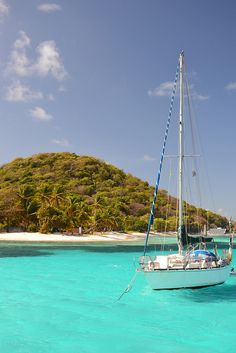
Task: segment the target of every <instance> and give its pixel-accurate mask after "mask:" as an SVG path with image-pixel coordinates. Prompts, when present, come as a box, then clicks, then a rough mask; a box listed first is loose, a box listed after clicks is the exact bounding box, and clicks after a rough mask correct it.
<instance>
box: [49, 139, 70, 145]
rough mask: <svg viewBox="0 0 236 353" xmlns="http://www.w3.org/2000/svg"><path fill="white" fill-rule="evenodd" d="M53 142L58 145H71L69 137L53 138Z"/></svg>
mask: <svg viewBox="0 0 236 353" xmlns="http://www.w3.org/2000/svg"><path fill="white" fill-rule="evenodd" d="M51 142H52V143H54V144H56V145H60V146H64V147H67V146H69V145H70V144H69V141H68V140H67V139H53V140H52V141H51Z"/></svg>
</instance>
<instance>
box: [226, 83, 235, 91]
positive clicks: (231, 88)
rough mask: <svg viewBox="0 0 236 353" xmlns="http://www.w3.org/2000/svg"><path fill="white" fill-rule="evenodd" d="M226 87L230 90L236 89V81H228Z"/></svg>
mask: <svg viewBox="0 0 236 353" xmlns="http://www.w3.org/2000/svg"><path fill="white" fill-rule="evenodd" d="M225 89H227V90H228V91H233V90H236V82H231V83H228V85H227V86H225Z"/></svg>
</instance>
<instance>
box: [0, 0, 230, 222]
mask: <svg viewBox="0 0 236 353" xmlns="http://www.w3.org/2000/svg"><path fill="white" fill-rule="evenodd" d="M235 16H236V3H235V1H233V0H228V1H218V0H215V1H213V0H204V1H203V0H198V1H189V0H172V1H170V0H163V1H158V0H148V1H147V0H146V1H144V0H119V1H118V0H116V1H115V0H99V1H96V0H82V1H81V0H70V1H68V0H67V1H63V0H61V1H56V0H55V2H50V3H47V2H43V1H39V0H21V1H13V0H0V41H1V51H0V73H1V89H0V95H1V104H0V114H1V131H2V133H1V139H0V162H1V163H6V162H9V161H11V160H12V159H14V158H16V157H18V156H23V157H24V156H30V155H32V154H35V153H39V152H56V151H71V152H75V153H77V154H82V155H84V154H85V155H93V156H96V157H99V158H101V159H103V160H105V161H108V162H110V163H112V164H114V165H116V166H118V167H120V168H122V169H123V170H124V171H126V172H131V173H132V174H134V175H136V176H138V177H140V178H142V179H145V180H148V181H149V182H150V183H151V184H154V182H155V177H156V170H157V167H158V164H159V162H158V161H159V157H160V151H161V147H162V141H163V136H164V129H165V124H166V119H167V114H168V109H169V101H170V98H169V89H168V88H169V82H172V81H173V78H174V74H175V70H176V65H177V60H178V55H179V52H180V50H182V49H183V50H184V51H185V56H186V66H187V72H188V74H189V78H190V82H191V87H192V88H191V92H192V95H193V103H194V111H195V115H196V120H197V123H198V127H199V130H200V134H201V141H202V145H203V148H204V157H205V160H206V163H207V169H208V174H209V180H210V186H209V187H207V186H206V189H208V191H209V189H211V190H212V191H211V192H209V193H210V194H212V195H213V197H212V196H209V197H208V196H206V195H208V194H209V193H207V192H204V193H203V194H204V197H203V200H202V206H203V207H206V208H209V209H211V210H214V211H217V212H220V213H222V214H224V215H226V216H228V217H230V216H233V217H234V218H235V219H236V205H235V200H236V191H235V185H234V180H235V172H236V167H235V161H234V159H235V155H234V153H235V151H236V139H235V134H236V121H235V119H236V105H235V101H236V44H235V37H236V22H235ZM177 110H178V109H177V106H176V108H175V112H174V119H177ZM176 121H177V120H176ZM173 126H174V124H173ZM170 136H172V135H170ZM172 141H173V142H172ZM174 142H175V139H174V138H173V140H172V139H171V141H170V142H168V152H170V153H172V154H173V153H175V151H174V147H175V146H174ZM167 179H168V178H167V173H166V174H164V177H163V179H162V182H163V186H164V187H167V184H168V183H167ZM205 179H207V178H205ZM173 193H174V192H173ZM211 198H213V199H214V200H213V201H210V199H211Z"/></svg>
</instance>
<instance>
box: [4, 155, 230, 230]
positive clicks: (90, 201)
mask: <svg viewBox="0 0 236 353" xmlns="http://www.w3.org/2000/svg"><path fill="white" fill-rule="evenodd" d="M152 197H153V187H151V186H149V184H148V183H147V182H144V181H142V180H140V179H138V178H136V177H134V176H132V175H131V174H126V173H124V172H123V171H122V170H120V169H118V168H116V167H114V166H113V165H110V164H108V163H105V162H103V161H101V160H99V159H97V158H93V157H87V156H78V155H76V154H74V153H67V152H63V153H42V154H37V155H34V156H32V157H29V158H17V159H15V160H14V161H12V162H11V163H8V164H5V165H3V166H2V167H1V168H0V228H2V229H7V230H8V229H11V228H12V227H20V228H22V229H24V230H27V231H41V232H54V231H73V230H74V229H75V228H78V227H79V226H82V227H83V229H84V230H85V231H87V232H92V231H103V230H119V231H129V230H133V231H135V230H136V231H145V230H146V228H147V222H148V217H149V211H150V206H151V202H152ZM185 208H186V209H187V211H188V216H187V217H186V222H187V225H188V229H189V231H190V232H197V231H199V229H200V228H202V225H203V224H206V223H208V224H209V226H211V227H213V226H217V227H225V226H226V224H227V219H226V218H224V217H221V216H219V215H216V214H214V213H212V212H209V211H208V212H207V211H206V210H203V209H197V208H195V207H194V206H191V205H188V204H185ZM166 215H167V220H166ZM155 217H156V219H155V224H154V225H155V229H157V230H159V231H164V230H167V231H168V230H175V228H176V198H174V197H171V196H168V194H167V192H166V191H164V190H161V191H160V192H159V195H158V201H157V207H156V214H155Z"/></svg>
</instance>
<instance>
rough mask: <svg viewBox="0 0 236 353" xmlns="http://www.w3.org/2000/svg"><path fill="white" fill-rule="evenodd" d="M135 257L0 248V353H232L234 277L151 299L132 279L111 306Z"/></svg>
mask: <svg viewBox="0 0 236 353" xmlns="http://www.w3.org/2000/svg"><path fill="white" fill-rule="evenodd" d="M224 246H225V245H224V244H223V243H221V244H220V245H219V247H224ZM168 249H169V248H168ZM140 254H142V247H141V246H139V245H133V246H131V245H128V246H127V245H126V246H122V245H115V244H114V245H110V244H109V245H102V246H101V245H99V244H97V245H81V246H55V245H45V246H42V245H40V246H39V245H30V244H28V245H27V244H26V245H17V244H15V245H13V244H2V245H0V293H1V294H0V352H1V353H77V352H78V353H111V352H112V353H116V352H119V353H173V352H175V353H190V352H191V353H201V352H204V353H205V352H214V353H225V352H227V353H231V352H232V353H233V352H235V351H236V328H235V327H236V325H235V321H236V276H235V277H230V278H229V280H228V281H227V283H226V284H223V285H220V286H216V287H209V288H204V289H195V290H190V289H185V290H175V291H152V290H151V289H150V288H149V287H148V285H147V284H146V282H145V280H144V278H143V276H142V274H138V276H137V278H136V281H135V283H134V286H133V288H132V290H131V291H130V292H129V293H127V294H125V295H124V296H123V297H122V299H121V300H120V301H116V299H117V298H118V297H119V296H120V294H121V293H122V291H123V290H124V289H125V287H126V286H127V284H128V283H129V282H130V280H131V278H132V277H133V275H134V271H135V259H136V258H137V257H138V256H139V255H140ZM235 263H236V253H235Z"/></svg>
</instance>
